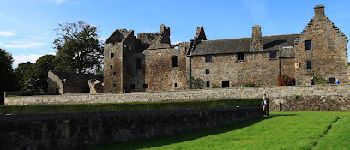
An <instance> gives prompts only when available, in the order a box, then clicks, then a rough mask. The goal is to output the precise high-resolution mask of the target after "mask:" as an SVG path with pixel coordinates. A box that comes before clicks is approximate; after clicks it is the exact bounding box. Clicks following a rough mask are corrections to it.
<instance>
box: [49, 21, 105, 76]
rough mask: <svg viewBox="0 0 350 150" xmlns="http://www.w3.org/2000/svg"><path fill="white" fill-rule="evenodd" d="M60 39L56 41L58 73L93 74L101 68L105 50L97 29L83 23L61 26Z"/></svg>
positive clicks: (58, 32)
mask: <svg viewBox="0 0 350 150" xmlns="http://www.w3.org/2000/svg"><path fill="white" fill-rule="evenodd" d="M56 30H57V36H58V38H57V39H55V40H54V42H53V44H54V48H55V49H57V55H56V60H55V61H56V64H57V65H56V67H55V69H56V70H58V71H64V72H74V73H92V72H91V70H94V69H95V68H98V67H100V64H101V62H102V60H103V48H102V44H101V42H100V41H99V36H98V34H97V32H98V31H97V27H95V26H91V25H89V24H87V23H85V22H83V21H79V22H75V23H64V24H59V28H57V29H56Z"/></svg>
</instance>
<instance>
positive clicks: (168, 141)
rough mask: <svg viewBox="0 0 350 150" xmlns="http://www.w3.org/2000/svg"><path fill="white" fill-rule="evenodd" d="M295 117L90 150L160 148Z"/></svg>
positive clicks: (277, 115)
mask: <svg viewBox="0 0 350 150" xmlns="http://www.w3.org/2000/svg"><path fill="white" fill-rule="evenodd" d="M295 115H296V114H272V115H270V116H265V117H263V118H261V119H256V120H252V121H249V122H245V123H239V124H231V125H226V126H221V127H216V128H211V129H201V130H196V131H190V132H187V133H182V134H178V135H173V136H164V137H158V138H154V139H147V140H136V141H129V142H118V143H114V144H110V145H107V146H106V145H100V146H94V147H92V148H91V150H129V149H141V148H151V147H160V146H165V145H170V144H174V143H180V142H185V141H192V140H195V139H198V138H201V137H205V136H209V135H218V134H222V133H225V132H229V131H233V130H238V129H242V128H245V127H249V126H251V125H254V124H256V123H259V122H260V121H263V120H266V119H271V118H274V117H279V116H295Z"/></svg>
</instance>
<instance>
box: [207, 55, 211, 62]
mask: <svg viewBox="0 0 350 150" xmlns="http://www.w3.org/2000/svg"><path fill="white" fill-rule="evenodd" d="M205 62H213V55H206V56H205Z"/></svg>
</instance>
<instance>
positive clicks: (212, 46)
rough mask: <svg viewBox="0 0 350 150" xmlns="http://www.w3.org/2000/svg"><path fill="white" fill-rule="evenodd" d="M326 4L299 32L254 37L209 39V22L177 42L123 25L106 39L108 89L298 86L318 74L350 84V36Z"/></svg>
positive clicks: (163, 30) (164, 31)
mask: <svg viewBox="0 0 350 150" xmlns="http://www.w3.org/2000/svg"><path fill="white" fill-rule="evenodd" d="M324 8H325V7H324V6H323V5H317V6H315V8H314V11H315V13H314V17H313V18H312V19H311V21H310V22H309V23H308V25H307V26H306V27H305V29H304V30H303V31H302V32H301V33H298V34H286V35H273V36H263V34H262V28H261V26H259V25H255V26H253V27H252V36H251V37H250V38H240V39H218V40H208V39H207V36H206V34H205V31H204V28H203V27H197V30H196V34H195V37H194V39H192V40H190V41H189V42H182V43H180V44H177V45H172V44H171V41H170V28H169V27H166V26H165V25H161V26H160V31H159V33H139V34H137V36H135V35H134V31H133V30H126V29H118V30H116V31H115V32H114V33H113V34H112V35H111V37H110V38H109V39H107V41H106V46H105V54H104V55H105V62H104V63H105V72H104V92H107V93H128V92H155V91H177V90H186V89H190V88H193V86H192V85H191V83H192V80H193V79H195V80H196V81H197V80H198V81H201V84H202V88H208V89H210V88H218V87H239V86H246V85H254V86H260V87H265V86H276V85H277V84H278V81H277V77H278V76H280V75H286V76H288V77H289V78H290V79H293V81H294V82H295V84H296V85H300V86H302V85H310V84H311V79H312V78H313V77H317V79H318V80H323V81H325V82H328V83H334V81H335V80H339V81H340V83H341V84H348V83H349V78H348V69H347V37H346V36H345V35H344V34H343V33H342V32H341V31H340V29H339V28H337V27H336V26H335V25H334V23H333V22H331V21H330V20H329V18H328V17H327V16H326V14H325V12H324Z"/></svg>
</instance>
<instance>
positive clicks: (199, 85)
mask: <svg viewBox="0 0 350 150" xmlns="http://www.w3.org/2000/svg"><path fill="white" fill-rule="evenodd" d="M190 78H191V79H190V84H191V89H203V88H204V81H203V80H202V79H200V78H196V79H195V78H193V77H192V76H191V77H190Z"/></svg>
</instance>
